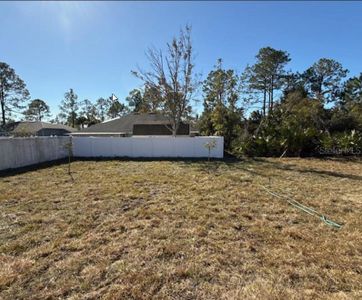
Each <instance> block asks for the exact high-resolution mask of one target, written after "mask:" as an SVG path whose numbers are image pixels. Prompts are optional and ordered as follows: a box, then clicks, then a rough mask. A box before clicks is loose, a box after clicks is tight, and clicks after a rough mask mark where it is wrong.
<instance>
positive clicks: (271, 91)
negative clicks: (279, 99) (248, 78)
mask: <svg viewBox="0 0 362 300" xmlns="http://www.w3.org/2000/svg"><path fill="white" fill-rule="evenodd" d="M273 103H274V76H272V78H271V89H270V107H269V111H270V112H273Z"/></svg>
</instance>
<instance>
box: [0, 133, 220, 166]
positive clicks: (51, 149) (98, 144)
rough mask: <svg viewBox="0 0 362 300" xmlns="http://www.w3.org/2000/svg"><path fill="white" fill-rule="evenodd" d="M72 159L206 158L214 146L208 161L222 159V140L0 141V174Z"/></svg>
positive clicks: (76, 138) (16, 139) (62, 138)
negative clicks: (70, 146)
mask: <svg viewBox="0 0 362 300" xmlns="http://www.w3.org/2000/svg"><path fill="white" fill-rule="evenodd" d="M70 141H72V143H73V156H74V157H151V158H152V157H184V158H197V157H199V158H201V157H208V155H209V150H208V148H207V147H205V144H207V143H209V142H210V141H214V142H215V147H214V148H212V149H211V151H210V157H213V158H223V155H224V138H223V137H172V136H137V137H135V136H134V137H26V138H22V137H19V138H0V170H6V169H15V168H20V167H25V166H30V165H35V164H39V163H42V162H47V161H52V160H57V159H62V158H65V157H67V156H68V150H67V147H66V145H67V144H68V143H69V142H70Z"/></svg>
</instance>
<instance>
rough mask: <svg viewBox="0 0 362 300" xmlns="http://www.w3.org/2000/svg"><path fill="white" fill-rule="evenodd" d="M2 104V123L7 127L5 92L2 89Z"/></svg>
mask: <svg viewBox="0 0 362 300" xmlns="http://www.w3.org/2000/svg"><path fill="white" fill-rule="evenodd" d="M0 102H1V114H2V123H3V126H4V125H5V99H4V91H3V89H1V94H0Z"/></svg>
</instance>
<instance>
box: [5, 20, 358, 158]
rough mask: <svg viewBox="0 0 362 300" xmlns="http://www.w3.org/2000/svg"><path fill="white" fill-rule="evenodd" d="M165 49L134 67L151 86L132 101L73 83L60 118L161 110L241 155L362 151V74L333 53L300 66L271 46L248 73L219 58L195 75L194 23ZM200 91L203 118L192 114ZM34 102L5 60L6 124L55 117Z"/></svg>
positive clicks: (75, 120)
mask: <svg viewBox="0 0 362 300" xmlns="http://www.w3.org/2000/svg"><path fill="white" fill-rule="evenodd" d="M165 49H166V50H165V51H162V50H158V49H156V48H150V49H148V50H147V52H146V55H147V59H148V61H149V67H148V68H146V69H141V68H139V69H138V70H136V71H132V73H133V74H134V75H135V76H136V77H137V78H139V79H140V80H141V81H142V83H143V84H142V87H141V88H138V89H133V90H132V91H130V93H129V95H128V96H127V97H126V99H125V103H126V104H123V103H121V102H119V101H118V100H114V99H111V98H99V99H98V100H96V101H95V102H92V101H90V100H88V99H85V100H82V101H79V100H78V96H77V94H76V93H75V91H74V90H73V89H69V91H67V92H66V93H65V94H64V99H63V100H62V101H61V104H60V106H59V110H60V113H59V114H58V115H57V116H56V118H55V119H53V120H52V122H61V123H64V124H68V125H70V126H73V127H85V126H90V125H93V124H96V123H99V122H103V121H104V120H106V119H109V118H116V117H119V116H122V115H124V114H127V113H130V112H140V113H146V112H161V113H162V114H164V115H165V116H167V117H168V118H169V120H170V124H171V126H170V128H169V129H170V131H171V132H172V133H173V134H174V135H175V134H176V131H177V129H178V127H179V125H180V122H181V121H184V120H187V121H189V122H192V123H194V124H195V125H197V126H198V128H199V130H200V133H201V134H203V135H221V136H224V141H225V150H226V151H228V152H230V153H231V154H234V155H237V156H242V155H249V156H284V155H285V156H307V155H323V154H332V155H333V154H361V152H362V73H361V74H360V75H358V76H355V77H350V78H347V75H348V70H347V69H345V68H344V67H343V66H342V65H341V64H340V63H339V62H337V61H335V60H333V59H330V58H321V59H319V60H318V61H317V62H315V63H314V64H312V65H311V66H310V67H308V68H306V70H305V71H303V72H292V71H291V70H289V69H288V68H287V66H288V63H289V62H290V61H291V57H290V54H289V53H288V52H286V51H284V50H278V49H273V48H271V47H264V48H261V49H260V50H259V52H258V53H257V54H256V56H255V61H254V62H253V63H252V64H249V65H247V66H246V68H245V69H244V71H243V72H242V73H240V74H238V72H237V71H236V70H234V69H226V68H224V66H223V61H222V59H218V60H217V61H216V64H215V66H214V68H213V69H212V70H211V71H210V72H209V74H208V75H207V76H206V78H204V79H203V80H202V79H201V78H200V75H198V74H196V73H195V64H194V53H193V45H192V40H191V28H190V27H189V26H186V27H185V28H183V29H181V30H180V34H179V35H178V36H177V37H175V38H173V39H172V40H171V42H170V43H167V44H166V48H165ZM197 92H201V95H202V104H203V111H202V113H201V115H200V116H198V115H195V114H194V113H193V112H192V103H193V102H194V101H196V100H198V99H197V98H199V97H196V95H200V93H197ZM28 100H29V92H28V90H27V89H26V85H25V83H24V82H23V81H22V80H21V79H20V78H19V76H18V75H16V73H15V71H14V70H13V69H12V68H10V66H9V65H7V64H6V63H1V62H0V102H1V112H2V124H3V125H4V124H5V123H6V122H8V121H9V120H11V118H12V116H13V115H14V114H17V113H23V115H24V117H25V118H26V119H30V120H39V121H41V120H43V119H44V118H49V117H50V110H49V106H48V105H47V103H46V102H45V101H44V100H41V99H34V100H32V101H30V103H28V105H27V106H26V105H24V103H27V101H28Z"/></svg>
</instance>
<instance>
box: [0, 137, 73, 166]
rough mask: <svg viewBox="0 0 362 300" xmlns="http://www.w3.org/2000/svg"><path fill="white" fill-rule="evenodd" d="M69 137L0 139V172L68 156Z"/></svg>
mask: <svg viewBox="0 0 362 300" xmlns="http://www.w3.org/2000/svg"><path fill="white" fill-rule="evenodd" d="M70 139H71V138H70V137H26V138H24V137H19V138H0V170H6V169H13V168H20V167H25V166H29V165H35V164H39V163H42V162H46V161H52V160H57V159H61V158H65V157H67V156H68V150H67V149H66V144H68V143H69V141H70Z"/></svg>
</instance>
